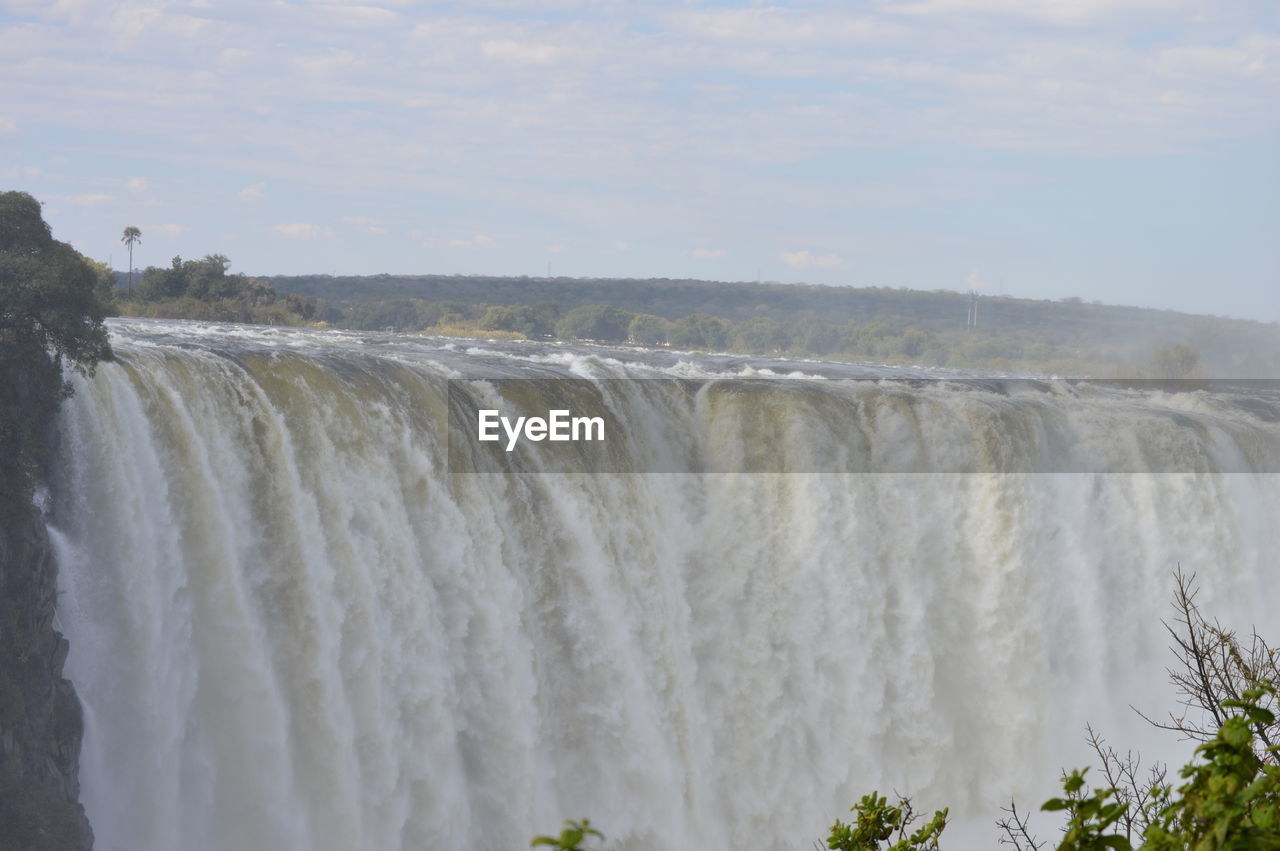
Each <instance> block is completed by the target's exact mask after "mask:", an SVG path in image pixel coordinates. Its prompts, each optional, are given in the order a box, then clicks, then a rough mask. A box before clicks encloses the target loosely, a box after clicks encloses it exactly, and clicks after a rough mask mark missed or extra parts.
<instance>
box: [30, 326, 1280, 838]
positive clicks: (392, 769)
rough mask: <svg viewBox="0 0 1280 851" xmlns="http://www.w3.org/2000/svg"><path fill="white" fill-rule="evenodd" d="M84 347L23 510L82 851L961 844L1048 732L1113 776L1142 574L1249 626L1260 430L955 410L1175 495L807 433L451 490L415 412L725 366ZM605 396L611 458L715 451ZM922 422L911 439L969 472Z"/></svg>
mask: <svg viewBox="0 0 1280 851" xmlns="http://www.w3.org/2000/svg"><path fill="white" fill-rule="evenodd" d="M115 334H116V347H117V351H118V353H119V355H120V362H119V363H118V364H109V365H105V366H103V367H101V368H100V369H99V371H98V373H97V375H96V377H95V378H93V379H91V380H83V379H77V381H76V384H77V392H76V395H75V396H74V397H73V399H72V400H70V402H69V403H68V404H67V406H66V410H65V412H64V416H63V419H62V423H61V446H60V449H59V459H58V471H57V478H56V481H55V485H54V489H53V491H54V492H53V506H52V512H51V516H52V525H51V532H52V534H53V539H54V542H55V546H56V548H57V553H58V558H59V563H60V569H61V585H62V591H63V594H62V598H61V601H60V608H59V620H60V626H61V628H62V629H63V630H64V632H65V633H66V634H67V636H68V637H69V639H70V641H71V655H70V657H69V660H68V671H69V675H70V676H71V678H72V679H73V681H74V683H75V685H76V688H77V689H78V691H79V693H80V696H81V699H82V700H83V702H84V705H85V709H86V727H87V729H86V737H85V746H84V753H83V757H82V769H81V780H82V783H83V798H84V802H85V805H86V807H87V809H88V812H89V815H90V819H91V821H92V823H93V825H94V828H95V831H96V833H97V836H98V847H99V848H101V849H104V851H116V849H134V850H135V851H153V849H154V851H160V849H166V850H167V849H174V848H182V849H188V851H232V850H233V849H235V851H241V849H268V848H269V849H286V850H287V851H303V849H333V851H350V849H370V851H383V849H387V851H391V849H424V848H430V849H434V848H441V849H443V848H475V849H500V848H521V847H527V845H528V841H529V837H530V836H531V835H532V834H534V833H535V832H546V831H550V830H552V829H553V828H555V827H556V826H557V825H558V824H559V823H560V821H561V819H563V818H567V817H573V818H577V817H581V816H584V815H587V816H590V817H591V818H592V819H593V820H594V821H596V822H598V823H599V824H601V825H602V826H603V827H604V828H606V830H607V832H608V834H609V836H610V838H611V840H614V841H615V843H616V844H617V846H618V847H620V848H627V849H642V848H655V849H657V848H663V849H682V848H729V847H744V848H745V847H751V848H783V847H785V848H810V847H812V844H811V843H812V840H813V839H815V838H818V837H820V836H821V835H822V834H823V829H824V828H825V827H826V825H828V824H829V823H830V822H831V820H832V819H833V818H835V817H836V816H839V815H841V814H842V813H844V812H845V811H846V810H847V808H848V807H849V805H850V804H851V803H853V801H854V799H855V797H856V796H857V795H859V794H861V793H863V792H865V791H869V790H870V789H872V788H880V789H881V790H885V791H887V790H889V789H890V788H895V789H898V790H900V791H903V792H907V791H909V792H911V793H913V794H914V796H915V798H916V799H917V801H918V802H919V803H920V804H921V805H923V806H932V805H938V806H941V805H943V804H951V805H953V808H954V809H953V812H954V811H960V812H961V813H962V814H970V815H973V816H974V817H975V818H977V817H979V816H980V817H981V819H982V821H983V822H984V823H989V819H990V818H991V817H993V816H994V815H996V814H997V812H996V809H995V808H996V807H997V806H998V805H1000V804H1001V803H1005V802H1007V799H1008V796H1009V795H1010V794H1011V793H1012V792H1014V791H1015V790H1016V791H1018V792H1019V793H1020V801H1026V802H1027V803H1031V804H1034V803H1037V802H1038V801H1039V800H1040V799H1041V798H1037V797H1036V796H1037V795H1042V794H1043V793H1045V792H1048V791H1049V790H1050V789H1051V787H1052V785H1053V783H1054V780H1055V777H1056V774H1057V771H1058V768H1059V767H1060V766H1061V765H1063V764H1072V765H1074V764H1082V763H1083V762H1084V761H1085V759H1086V754H1085V753H1084V751H1083V749H1082V748H1081V746H1080V742H1081V739H1082V736H1083V725H1084V723H1085V722H1086V721H1089V720H1091V721H1093V722H1094V723H1095V724H1096V725H1097V726H1098V727H1099V728H1100V729H1101V731H1102V732H1104V733H1111V734H1113V736H1114V738H1116V739H1118V740H1121V741H1120V742H1119V743H1121V744H1127V743H1128V742H1129V741H1131V740H1132V741H1137V742H1138V743H1139V744H1144V743H1147V744H1149V743H1150V742H1149V740H1148V739H1146V738H1143V737H1142V736H1141V733H1142V729H1141V727H1140V725H1139V724H1136V723H1135V722H1134V721H1133V719H1132V717H1131V713H1130V712H1129V710H1128V708H1127V704H1130V703H1134V704H1138V705H1139V706H1141V707H1142V708H1145V709H1149V710H1152V711H1155V712H1160V711H1161V710H1163V709H1165V708H1172V704H1171V702H1170V701H1171V698H1170V695H1169V694H1168V692H1167V690H1165V689H1163V688H1161V685H1160V684H1161V683H1162V681H1163V676H1162V669H1163V666H1164V664H1165V663H1166V661H1167V655H1166V653H1165V650H1164V647H1165V644H1166V639H1165V636H1164V635H1163V633H1162V628H1161V626H1160V619H1161V618H1162V617H1165V616H1167V614H1168V612H1169V609H1168V599H1169V594H1170V591H1171V581H1170V577H1171V573H1172V571H1173V569H1174V567H1175V565H1177V564H1178V563H1181V565H1182V566H1183V567H1184V568H1185V569H1188V570H1193V571H1196V572H1198V573H1199V575H1200V577H1201V579H1202V582H1203V585H1204V595H1203V597H1202V602H1203V603H1204V605H1205V606H1206V608H1207V609H1208V610H1209V611H1211V612H1212V613H1213V614H1216V615H1218V616H1220V617H1222V618H1223V619H1224V621H1226V622H1227V623H1228V625H1231V626H1248V625H1249V624H1250V623H1251V622H1256V623H1258V625H1259V627H1260V628H1261V629H1262V630H1263V631H1264V632H1265V631H1266V630H1267V629H1268V627H1275V626H1280V624H1277V623H1276V621H1277V618H1276V617H1275V614H1274V613H1275V612H1276V611H1277V608H1276V607H1277V604H1280V590H1278V589H1277V584H1278V583H1276V581H1275V578H1276V575H1277V574H1276V557H1275V554H1276V552H1277V551H1280V523H1277V520H1278V519H1280V511H1278V510H1280V476H1276V475H1274V474H1253V475H1225V474H1218V473H1214V472H1212V471H1213V469H1214V467H1213V463H1214V458H1217V457H1221V456H1222V453H1223V452H1229V451H1230V450H1231V448H1232V445H1234V443H1233V441H1234V442H1236V443H1239V444H1240V445H1244V444H1250V445H1251V446H1253V449H1252V450H1250V451H1255V452H1256V451H1258V447H1259V446H1261V447H1262V451H1264V452H1271V453H1274V452H1275V451H1277V447H1280V430H1278V429H1277V426H1276V425H1275V424H1274V423H1268V422H1266V421H1264V420H1261V419H1257V418H1254V417H1251V416H1250V415H1249V414H1248V413H1247V412H1246V411H1242V410H1238V409H1230V410H1225V409H1224V408H1223V407H1222V406H1221V405H1219V404H1216V403H1215V402H1214V401H1213V400H1212V399H1206V398H1203V397H1202V396H1201V395H1197V394H1176V395H1166V394H1159V393H1151V394H1145V395H1143V396H1142V397H1141V398H1134V397H1132V396H1124V397H1122V398H1109V397H1108V398H1100V399H1094V400H1091V401H1088V402H1087V403H1085V402H1081V401H1080V400H1079V399H1076V398H1074V397H1070V396H1059V395H1055V394H1054V393H1052V392H1035V393H1029V394H1026V395H1024V396H1020V397H1018V398H1017V399H1014V398H1006V397H1001V396H999V395H998V394H989V396H990V398H986V397H984V398H983V399H981V400H980V401H981V404H983V405H985V406H990V405H1009V406H1013V405H1018V406H1022V407H1023V408H1025V409H1027V410H1028V411H1030V413H1028V416H1031V415H1033V414H1034V416H1037V417H1041V418H1043V417H1045V416H1046V415H1047V416H1051V417H1057V418H1058V419H1059V420H1060V424H1061V426H1062V428H1063V429H1065V430H1066V432H1067V433H1069V434H1070V435H1072V437H1073V440H1074V441H1075V443H1074V444H1073V445H1080V446H1095V445H1102V446H1106V447H1108V448H1109V449H1108V451H1119V452H1146V453H1151V452H1153V451H1155V452H1159V451H1170V452H1173V451H1190V452H1193V453H1194V454H1195V455H1196V458H1197V459H1198V460H1197V461H1196V464H1195V465H1192V466H1191V467H1190V469H1197V470H1203V472H1194V473H1185V474H1133V475H1082V474H1062V475H998V474H981V473H980V474H962V475H948V474H936V475H906V474H904V475H858V474H840V473H839V470H841V469H856V467H848V466H841V465H843V464H848V463H849V459H848V457H847V454H848V445H847V441H845V440H844V438H845V436H846V425H847V424H843V423H842V422H841V421H838V420H837V421H828V422H824V421H821V420H819V419H815V418H814V417H806V418H804V419H803V421H797V422H793V423H789V424H788V425H787V427H785V428H774V429H770V432H769V439H770V440H771V441H773V442H774V443H775V444H776V445H775V446H774V447H773V450H774V451H776V452H778V453H783V454H786V453H793V454H795V455H797V456H804V457H813V456H814V455H817V456H818V457H824V456H825V457H829V458H831V459H832V460H831V464H832V470H833V471H834V472H833V473H832V474H828V475H773V474H759V475H706V474H696V473H691V474H688V475H680V474H665V475H658V474H655V475H592V474H586V473H566V474H543V475H483V476H472V475H450V474H449V473H446V472H445V466H444V464H445V459H444V454H445V446H444V435H443V434H442V433H441V431H442V428H441V425H440V424H441V423H443V422H445V419H446V417H445V410H444V406H445V405H446V394H445V393H444V392H443V389H442V385H443V381H442V379H443V378H446V377H457V376H459V375H464V374H468V373H470V374H475V373H482V374H489V373H491V372H493V373H496V374H501V375H505V376H514V377H520V376H526V375H538V376H545V375H549V374H564V375H573V376H575V377H621V376H638V375H640V376H643V375H651V376H652V375H681V376H688V375H690V374H694V375H698V374H704V373H705V374H707V375H711V374H723V371H724V368H725V365H724V364H723V363H719V362H715V361H714V360H713V359H706V360H703V361H698V360H697V359H682V360H678V361H675V362H667V361H663V362H660V363H642V362H641V360H640V358H639V356H638V355H637V356H636V357H635V358H633V359H631V360H628V359H627V357H626V356H625V355H623V354H618V355H617V356H616V357H610V356H608V355H607V353H600V352H582V351H578V352H575V351H571V350H566V349H562V348H557V347H546V346H543V347H537V346H535V347H526V348H524V349H515V348H509V349H508V350H497V349H493V348H483V347H481V348H472V349H469V350H468V349H466V348H465V347H464V348H459V347H458V346H456V345H454V344H446V343H439V344H432V345H427V344H425V343H422V344H419V343H414V344H412V345H410V344H404V345H400V344H395V343H392V342H388V339H390V338H388V339H383V340H362V339H356V338H351V337H349V336H348V337H343V336H342V335H324V334H320V333H314V332H313V333H306V334H304V333H296V334H292V335H291V334H287V333H286V334H281V335H279V336H278V337H276V336H273V335H272V334H269V333H268V332H265V331H263V332H260V333H258V332H253V333H250V332H241V331H225V332H219V331H218V330H217V329H216V327H214V326H189V327H177V326H174V327H170V326H163V327H161V326H155V327H149V326H147V325H146V324H145V323H138V324H135V325H124V324H121V325H117V326H116V328H115ZM669 360H672V359H669ZM738 370H739V371H740V372H741V371H744V370H746V371H749V372H752V374H758V373H759V370H756V369H753V368H751V367H742V366H741V365H739V367H738ZM700 371H701V372H700ZM615 392H616V393H617V394H618V397H617V398H616V399H614V400H613V404H615V405H617V406H620V408H621V409H622V410H625V411H626V413H627V421H628V422H630V423H632V424H633V428H634V431H633V432H632V433H631V434H630V435H629V438H628V439H629V442H628V451H634V452H648V453H675V454H676V455H677V456H678V457H683V456H684V455H688V456H692V455H693V454H695V453H694V450H693V449H692V448H691V447H692V446H693V445H694V444H695V443H696V442H697V441H699V440H700V439H702V438H703V437H705V431H706V430H707V429H711V428H723V427H724V426H723V421H722V420H721V419H717V418H712V419H707V418H706V416H707V414H706V410H705V409H696V408H692V407H689V406H687V405H686V406H685V407H683V408H681V407H680V406H679V404H677V402H678V400H676V399H674V398H673V399H672V401H671V404H670V405H665V406H655V404H654V401H653V399H652V396H651V394H632V395H628V392H629V391H628V385H627V384H626V383H619V384H618V385H617V390H616V391H615ZM918 392H920V393H922V394H928V395H929V396H930V402H931V405H932V407H931V406H930V405H926V406H925V407H924V408H923V409H922V413H920V415H919V417H920V418H926V419H927V418H928V416H929V411H942V410H945V409H949V408H953V407H954V406H956V405H964V404H970V403H969V402H966V401H964V400H962V399H961V400H959V401H957V398H956V394H955V393H951V395H948V393H949V392H950V391H948V390H947V389H946V388H945V387H936V388H927V389H921V390H920V391H918ZM979 395H981V394H979ZM1001 399H1005V401H1001ZM549 401H550V400H549ZM973 404H978V402H974V403H973ZM1169 411H1176V412H1177V413H1178V415H1179V416H1178V417H1177V418H1173V419H1170V418H1169V417H1167V416H1165V414H1167V413H1168V412H1169ZM1046 412H1048V413H1047V414H1046ZM1153 412H1154V414H1158V415H1153ZM719 416H720V417H723V416H726V414H725V413H724V412H723V411H721V412H720V414H719ZM961 421H962V419H955V418H953V419H951V420H949V422H951V423H952V425H949V426H948V427H946V428H938V429H935V430H934V431H932V432H930V431H929V430H928V429H927V428H924V427H921V430H920V431H919V432H918V433H916V435H917V436H916V438H914V439H918V440H922V441H929V442H931V443H932V444H933V445H931V446H930V447H928V449H929V451H931V452H942V453H943V455H944V456H946V457H954V456H955V455H956V454H957V453H959V454H961V455H963V454H964V453H967V452H976V451H978V449H977V448H975V447H974V445H973V435H970V434H966V433H964V430H963V429H959V428H957V427H955V425H954V423H956V422H961ZM1171 424H1172V425H1171ZM917 425H918V424H917ZM926 425H927V423H926ZM883 427H884V428H899V429H900V428H901V427H902V424H901V423H895V422H893V421H891V420H888V419H886V420H885V422H884V424H883ZM1170 429H1173V432H1172V434H1173V437H1172V438H1170V437H1169V436H1170V434H1171V432H1170V431H1169V430H1170ZM1022 434H1025V433H1024V432H1014V433H1011V434H1010V435H1009V436H1008V439H1009V440H1013V441H1016V440H1018V439H1021V438H1020V437H1019V435H1022ZM1223 435H1226V436H1227V437H1225V438H1224V437H1223ZM1166 438H1169V439H1167V440H1166ZM734 439H736V440H741V441H744V442H750V441H751V439H752V437H751V434H749V433H747V432H746V431H743V430H741V429H740V430H739V432H738V433H736V436H735V437H734ZM884 439H885V440H891V439H892V440H897V441H902V440H903V439H904V438H903V435H902V434H897V435H889V434H885V435H884ZM1224 440H1225V442H1226V444H1231V445H1227V446H1226V448H1224V444H1223V441H1224ZM1153 441H1154V443H1153ZM1208 443H1214V444H1215V445H1214V446H1208V445H1207V444H1208ZM686 444H687V445H686ZM749 448H750V447H744V452H745V451H747V450H748V449H749ZM1241 451H1244V450H1241ZM1131 736H1137V737H1138V738H1136V739H1131V738H1130V737H1131ZM991 833H992V832H991V831H990V830H989V829H988V830H985V831H982V832H980V833H979V834H977V835H978V836H979V837H986V836H988V835H990V834H991ZM982 845H983V847H991V846H992V845H993V843H992V842H983V843H982ZM975 847H976V846H975Z"/></svg>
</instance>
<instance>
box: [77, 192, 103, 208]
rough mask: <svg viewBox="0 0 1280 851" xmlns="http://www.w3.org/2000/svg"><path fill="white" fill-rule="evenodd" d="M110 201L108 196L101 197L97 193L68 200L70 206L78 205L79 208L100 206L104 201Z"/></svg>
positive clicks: (101, 195) (89, 193)
mask: <svg viewBox="0 0 1280 851" xmlns="http://www.w3.org/2000/svg"><path fill="white" fill-rule="evenodd" d="M110 200H111V196H110V195H103V194H101V193H98V192H88V193H85V194H84V195H73V196H71V199H70V201H71V203H72V204H79V205H80V206H81V207H92V206H93V205H95V204H101V203H103V202H104V201H110Z"/></svg>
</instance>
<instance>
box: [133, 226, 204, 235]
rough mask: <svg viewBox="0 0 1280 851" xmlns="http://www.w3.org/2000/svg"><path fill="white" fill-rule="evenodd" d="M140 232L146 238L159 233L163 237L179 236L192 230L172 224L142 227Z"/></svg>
mask: <svg viewBox="0 0 1280 851" xmlns="http://www.w3.org/2000/svg"><path fill="white" fill-rule="evenodd" d="M139 230H141V231H142V233H143V235H144V236H145V235H146V234H149V233H158V234H161V235H163V236H177V235H178V234H182V233H186V232H187V231H189V230H191V228H189V227H187V226H186V225H175V224H172V223H170V224H164V225H142V226H141V227H140V228H139Z"/></svg>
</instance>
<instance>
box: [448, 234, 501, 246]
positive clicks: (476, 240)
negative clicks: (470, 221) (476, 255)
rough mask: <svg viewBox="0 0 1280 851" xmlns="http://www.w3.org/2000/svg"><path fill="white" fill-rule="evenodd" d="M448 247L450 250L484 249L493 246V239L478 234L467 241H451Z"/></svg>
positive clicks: (486, 235)
mask: <svg viewBox="0 0 1280 851" xmlns="http://www.w3.org/2000/svg"><path fill="white" fill-rule="evenodd" d="M446 245H448V246H449V247H450V248H482V247H484V246H487V245H493V239H491V238H490V237H489V235H488V234H483V233H477V234H474V235H473V236H471V237H469V238H467V239H451V240H449V241H448V242H447V243H446Z"/></svg>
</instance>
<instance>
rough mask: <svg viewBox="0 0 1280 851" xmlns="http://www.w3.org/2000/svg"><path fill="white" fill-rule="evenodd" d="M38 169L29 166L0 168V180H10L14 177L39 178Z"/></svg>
mask: <svg viewBox="0 0 1280 851" xmlns="http://www.w3.org/2000/svg"><path fill="white" fill-rule="evenodd" d="M39 176H40V169H38V168H36V167H35V166H31V165H22V166H10V167H9V168H0V178H4V179H5V180H11V179H13V178H15V177H39Z"/></svg>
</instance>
